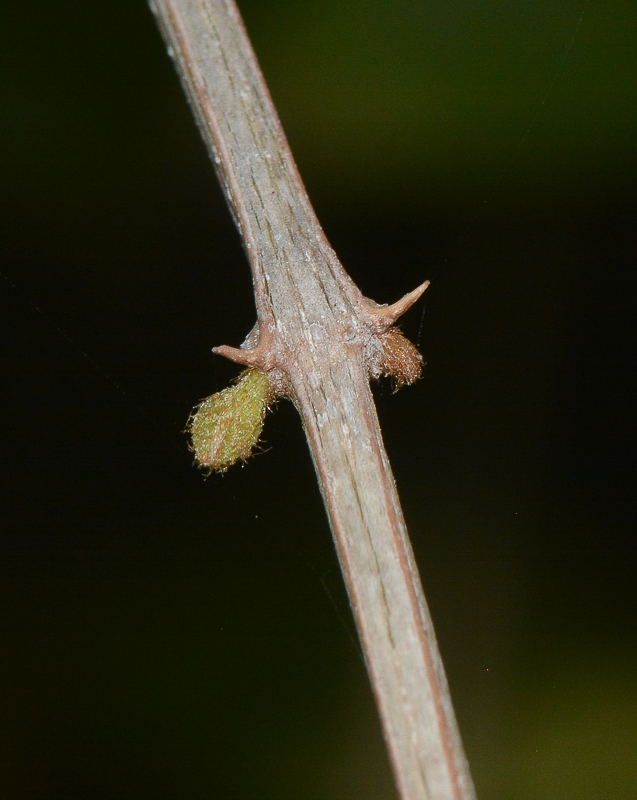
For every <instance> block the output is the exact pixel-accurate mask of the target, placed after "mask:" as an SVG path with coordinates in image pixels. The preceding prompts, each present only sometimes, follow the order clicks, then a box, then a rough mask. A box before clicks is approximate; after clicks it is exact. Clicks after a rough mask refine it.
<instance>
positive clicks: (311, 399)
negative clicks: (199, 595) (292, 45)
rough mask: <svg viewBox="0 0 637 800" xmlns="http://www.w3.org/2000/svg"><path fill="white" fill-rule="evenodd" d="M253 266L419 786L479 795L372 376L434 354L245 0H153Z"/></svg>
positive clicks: (272, 366) (266, 358)
mask: <svg viewBox="0 0 637 800" xmlns="http://www.w3.org/2000/svg"><path fill="white" fill-rule="evenodd" d="M150 4H151V7H152V9H153V11H154V12H155V14H156V16H157V19H158V21H159V24H160V26H161V28H162V31H163V34H164V37H165V39H166V41H167V43H168V47H169V51H170V53H171V55H172V56H173V58H174V60H175V62H176V64H177V69H178V71H179V75H180V77H181V80H182V83H183V85H184V87H185V90H186V93H187V95H188V97H189V99H190V103H191V105H192V108H193V110H194V113H195V116H196V118H197V120H198V123H199V127H200V129H201V132H202V134H203V137H204V139H205V141H206V143H207V145H208V148H209V150H210V153H211V156H212V159H213V162H214V164H215V167H216V170H217V173H218V175H219V178H220V180H221V183H222V185H223V188H224V191H225V193H226V197H227V199H228V202H229V205H230V208H231V210H232V213H233V216H234V219H235V222H236V224H237V226H238V228H239V231H240V233H241V236H242V239H243V242H244V246H245V248H246V252H247V254H248V258H249V260H250V264H251V267H252V275H253V282H254V292H255V300H256V307H257V315H258V324H257V328H256V329H255V331H253V332H252V334H251V335H250V336H249V337H248V339H247V340H246V342H245V343H244V345H243V347H242V348H233V347H227V346H224V347H219V348H217V352H218V353H220V354H222V355H225V356H227V357H229V358H231V359H233V360H235V361H237V362H239V363H242V364H247V365H249V366H251V367H256V368H257V369H259V370H260V371H262V372H265V373H266V374H267V375H268V378H269V379H270V382H271V385H272V387H273V389H274V391H275V392H276V393H277V394H278V395H284V396H287V397H289V398H290V399H291V400H292V401H293V402H294V403H295V405H296V407H297V409H298V411H299V413H300V415H301V419H302V421H303V426H304V428H305V432H306V435H307V439H308V443H309V447H310V450H311V453H312V458H313V460H314V465H315V467H316V472H317V476H318V480H319V484H320V487H321V492H322V494H323V499H324V501H325V506H326V508H327V513H328V516H329V519H330V524H331V527H332V532H333V535H334V540H335V543H336V548H337V551H338V556H339V559H340V563H341V567H342V569H343V574H344V576H345V581H346V584H347V589H348V592H349V597H350V601H351V604H352V607H353V610H354V615H355V618H356V623H357V626H358V631H359V635H360V638H361V641H362V643H363V648H364V652H365V657H366V661H367V667H368V671H369V675H370V679H371V682H372V686H373V689H374V693H375V696H376V700H377V703H378V708H379V711H380V716H381V720H382V725H383V731H384V735H385V739H386V742H387V745H388V748H389V753H390V757H391V761H392V765H393V768H394V773H395V776H396V781H397V784H398V787H399V792H400V795H401V797H402V798H403V800H471V799H472V798H474V797H475V794H474V790H473V786H472V782H471V778H470V775H469V770H468V766H467V763H466V759H465V757H464V754H463V750H462V744H461V741H460V736H459V733H458V730H457V725H456V721H455V718H454V713H453V709H452V705H451V700H450V696H449V690H448V687H447V681H446V678H445V675H444V670H443V666H442V662H441V659H440V655H439V652H438V647H437V644H436V640H435V635H434V631H433V626H432V623H431V619H430V616H429V612H428V609H427V605H426V602H425V598H424V595H423V592H422V587H421V584H420V579H419V576H418V571H417V568H416V565H415V562H414V557H413V553H412V549H411V546H410V543H409V539H408V536H407V531H406V527H405V523H404V519H403V515H402V511H401V508H400V503H399V500H398V495H397V493H396V487H395V483H394V478H393V476H392V473H391V469H390V466H389V462H388V459H387V455H386V453H385V449H384V446H383V442H382V437H381V432H380V427H379V424H378V418H377V415H376V410H375V407H374V403H373V399H372V395H371V391H370V388H369V378H370V376H372V377H377V376H378V375H380V374H393V375H395V376H396V378H397V380H399V381H400V382H406V383H409V382H411V381H412V380H413V379H414V377H415V376H416V374H417V373H418V371H419V367H420V356H419V354H418V353H417V351H416V350H415V348H414V347H413V345H411V344H410V343H409V342H407V340H405V339H404V337H402V335H401V334H400V333H399V332H398V331H397V329H395V328H392V327H391V326H392V325H393V323H394V322H395V320H396V319H397V318H398V316H400V314H402V313H403V312H404V311H405V310H406V309H407V308H408V307H409V306H411V305H412V304H413V303H414V302H415V301H416V300H417V299H418V297H420V295H421V294H422V292H423V291H424V290H425V289H426V286H427V284H426V283H425V284H423V285H422V286H420V287H419V288H418V289H416V290H414V292H411V293H410V294H409V295H406V297H405V298H403V300H402V301H399V302H398V303H396V304H394V305H393V306H381V305H378V304H376V303H374V302H373V301H371V300H369V299H367V298H365V297H364V296H363V295H362V294H361V292H360V291H359V289H358V288H357V287H356V285H355V284H354V283H353V281H352V280H351V279H350V277H349V276H348V275H347V273H346V272H345V270H344V269H343V267H342V266H341V264H340V262H339V261H338V259H337V257H336V255H335V253H334V251H333V250H332V248H331V247H330V245H329V243H328V242H327V239H326V237H325V235H324V233H323V231H322V229H321V226H320V225H319V222H318V220H317V218H316V216H315V214H314V211H313V209H312V207H311V205H310V202H309V200H308V197H307V194H306V192H305V189H304V187H303V184H302V182H301V179H300V177H299V174H298V171H297V168H296V165H295V163H294V160H293V158H292V154H291V152H290V149H289V147H288V144H287V141H286V139H285V135H284V133H283V129H282V127H281V124H280V122H279V119H278V117H277V114H276V111H275V108H274V105H273V103H272V100H271V98H270V95H269V92H268V90H267V87H266V85H265V82H264V79H263V76H262V74H261V71H260V69H259V66H258V64H257V61H256V58H255V56H254V53H253V51H252V48H251V46H250V43H249V40H248V37H247V35H246V32H245V29H244V27H243V23H242V21H241V18H240V16H239V12H238V10H237V8H236V6H235V5H234V2H233V0H150Z"/></svg>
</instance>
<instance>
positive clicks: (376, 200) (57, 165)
mask: <svg viewBox="0 0 637 800" xmlns="http://www.w3.org/2000/svg"><path fill="white" fill-rule="evenodd" d="M12 6H13V7H12V8H11V9H9V8H7V9H5V11H3V12H2V14H3V26H2V30H3V43H2V48H1V50H0V62H1V65H2V87H3V91H2V105H3V109H2V120H3V122H2V126H1V127H0V143H1V148H0V150H1V154H0V159H1V161H2V165H1V168H2V175H3V180H2V182H3V190H2V193H1V200H0V202H1V204H2V215H1V216H2V227H3V232H2V245H1V252H0V258H1V261H2V266H1V269H2V273H3V275H4V278H5V279H4V280H0V309H1V311H0V314H1V319H2V329H3V343H4V347H3V348H2V368H1V376H2V378H1V384H0V386H1V388H0V397H1V414H2V425H1V430H2V434H1V435H2V450H1V453H2V488H1V492H2V495H1V504H2V512H1V519H2V523H1V524H2V532H1V536H0V607H1V612H0V620H1V637H0V641H1V645H0V647H1V649H0V704H1V707H0V796H2V798H3V800H36V799H37V800H84V799H85V798H87V799H88V798H90V799H93V798H94V799H95V800H111V798H118V799H119V798H126V799H128V798H130V800H181V799H182V798H184V800H185V799H186V798H188V800H198V799H199V798H201V799H202V800H203V798H206V799H209V798H215V800H235V799H236V800H298V798H303V799H304V800H324V799H325V800H327V798H329V799H330V800H349V798H365V800H381V799H383V800H384V799H390V798H395V793H394V790H393V788H392V781H391V776H390V774H389V768H388V765H387V759H386V756H385V754H384V750H383V744H382V740H381V736H380V731H379V726H378V722H377V720H376V715H375V710H374V707H373V702H372V699H371V694H370V690H369V687H368V684H367V679H366V675H365V672H364V668H363V664H362V661H361V658H360V656H359V654H358V649H357V645H356V644H355V643H354V640H353V639H352V636H353V634H352V623H351V619H350V615H349V609H348V604H347V599H346V597H345V595H344V590H343V588H342V586H341V582H340V577H339V572H338V565H337V563H336V559H335V556H334V553H333V547H332V543H331V538H330V533H329V530H328V526H327V523H326V520H325V515H324V512H323V509H322V505H321V502H320V498H319V495H318V491H317V488H316V485H315V480H314V477H313V472H312V467H311V463H310V459H309V456H308V454H307V451H306V447H305V444H304V441H303V437H302V433H301V430H300V424H299V422H298V419H297V416H296V412H295V411H294V409H293V408H292V406H291V405H290V404H289V403H281V404H279V407H278V409H277V411H276V413H274V414H272V415H271V416H270V418H269V419H268V421H267V423H266V429H265V442H266V445H267V452H266V453H265V454H263V455H260V456H258V457H256V458H254V459H252V461H250V462H249V464H248V465H246V466H245V467H243V468H241V467H236V468H234V469H232V470H231V471H230V472H228V473H227V474H226V475H224V476H214V477H212V478H210V479H209V480H208V481H204V480H203V479H202V477H201V475H200V474H198V473H197V471H196V470H195V469H194V468H193V467H192V465H191V456H190V454H189V453H188V451H187V448H186V440H185V437H184V435H183V434H182V431H183V428H184V425H185V422H186V419H187V417H188V413H189V410H190V408H191V406H192V405H194V404H195V402H197V401H198V400H199V399H200V398H202V397H204V396H206V395H208V394H210V393H211V392H213V391H216V390H219V389H221V388H223V387H224V386H226V385H227V383H228V381H229V380H230V379H231V378H232V377H233V376H234V375H235V374H236V372H237V371H236V368H235V367H233V365H231V364H230V363H226V362H224V361H222V360H221V359H219V358H216V357H214V356H213V355H212V354H211V352H210V348H211V347H212V346H213V345H217V344H222V343H226V344H231V345H238V344H239V343H240V342H241V341H242V340H243V337H244V336H245V334H246V333H247V332H248V330H249V329H250V327H251V326H252V323H253V321H254V303H253V300H252V297H251V285H250V277H249V270H248V266H247V263H246V260H245V258H244V256H243V253H242V250H241V246H240V243H239V240H238V236H237V234H236V232H235V231H234V229H233V227H232V223H231V220H230V216H229V214H228V212H227V210H226V208H225V206H224V201H223V198H222V197H221V194H220V190H219V188H218V186H217V183H216V180H215V178H214V174H213V171H212V169H211V168H210V165H209V161H208V158H207V155H206V153H205V151H204V147H203V145H202V142H201V141H200V138H199V135H198V132H197V130H196V128H195V126H194V123H193V121H192V119H191V116H190V112H189V109H188V107H187V104H186V102H185V100H184V97H183V95H182V92H181V89H180V87H179V85H178V82H177V79H176V76H175V73H174V70H173V67H172V65H171V63H170V61H169V59H168V57H167V56H166V53H165V48H164V45H163V43H162V42H161V40H160V38H159V35H158V32H157V30H156V26H155V23H154V20H153V18H152V17H151V14H150V12H149V11H148V9H147V8H146V6H145V5H144V3H143V2H142V0H139V1H135V2H133V1H132V0H119V2H115V1H114V0H112V2H109V3H86V2H80V0H63V2H57V3H53V2H39V3H35V4H32V3H30V4H27V3H24V4H12ZM241 8H242V11H243V12H244V15H245V19H246V24H247V27H248V29H249V31H250V33H251V35H252V37H253V40H254V44H255V48H256V50H257V54H258V56H259V58H260V59H261V61H262V65H263V68H264V71H265V74H266V78H267V79H268V81H269V83H270V86H271V91H272V94H273V96H274V99H275V102H276V104H277V106H278V108H279V111H280V114H281V117H282V120H283V123H284V126H285V128H286V131H287V133H288V136H289V138H290V142H291V145H292V149H293V151H294V153H295V155H296V157H297V159H298V162H299V166H300V169H301V173H302V175H303V176H304V178H305V179H306V182H307V186H308V190H309V192H310V195H311V197H312V199H313V200H314V202H315V204H316V208H317V211H318V214H319V217H320V218H321V220H322V222H323V223H324V225H325V228H326V231H327V233H328V236H329V238H330V239H331V241H332V243H333V245H334V247H335V248H336V251H337V252H338V253H339V255H340V256H341V258H342V260H343V262H344V264H345V267H346V268H347V269H348V270H349V271H350V272H351V274H352V276H353V277H354V278H355V280H356V281H357V282H358V283H359V285H360V286H361V288H362V289H363V291H364V292H365V293H366V294H368V295H369V296H371V297H373V298H374V299H375V300H377V301H378V302H392V301H394V300H396V299H397V298H398V297H400V296H401V295H402V294H403V293H405V292H406V291H408V290H410V289H412V288H413V287H414V286H416V285H417V284H418V283H420V282H421V281H422V280H423V279H424V278H430V279H431V281H432V285H431V288H430V290H429V291H428V292H427V295H426V299H425V308H426V314H425V315H424V318H423V316H422V308H423V305H422V303H421V304H420V305H419V306H418V307H417V308H416V309H414V310H412V311H411V312H410V313H409V315H408V316H407V317H406V318H405V320H404V325H403V328H404V330H405V332H406V333H407V335H409V336H410V337H411V338H412V339H413V340H418V339H420V346H421V349H422V352H423V354H424V358H425V359H426V361H427V369H426V372H425V375H424V379H423V380H422V381H421V382H420V383H418V384H417V385H416V386H415V387H413V388H411V389H405V390H403V391H401V392H400V393H399V394H397V395H393V394H392V392H391V386H389V385H381V386H380V387H379V388H378V390H377V392H376V395H377V399H378V407H379V414H380V417H381V421H382V424H383V429H384V432H385V436H386V443H387V447H388V451H389V454H390V457H391V460H392V464H393V467H394V470H395V473H396V478H397V482H398V486H399V490H400V493H401V496H402V499H403V502H404V508H405V514H406V517H407V522H408V525H409V529H410V531H411V535H412V538H413V543H414V547H415V550H416V553H417V557H418V561H419V564H420V567H421V570H422V575H423V581H424V585H425V591H426V593H427V596H428V598H429V601H430V604H431V608H432V613H433V616H434V620H435V623H436V626H437V631H438V636H439V640H440V645H441V649H442V652H443V656H444V658H445V662H446V666H447V670H448V674H449V679H450V682H451V688H452V692H453V695H454V701H455V705H456V709H457V713H458V717H459V721H460V726H461V729H462V733H463V737H464V741H465V744H466V748H467V752H468V755H469V759H470V761H471V765H472V769H473V773H474V777H475V781H476V785H477V789H478V795H479V797H480V800H512V799H515V800H552V799H553V798H554V799H555V800H610V798H612V799H613V800H634V798H635V796H637V759H636V758H635V754H636V750H637V680H636V678H637V652H636V650H637V648H636V642H637V639H636V636H635V633H636V631H635V615H636V613H637V596H636V595H637V592H636V590H635V584H636V580H635V568H636V567H637V558H636V553H635V525H634V522H635V491H634V487H635V456H634V453H635V416H634V410H635V402H634V401H635V390H636V380H635V354H636V353H635V332H634V319H635V317H634V305H635V302H634V299H635V289H636V277H635V256H636V253H637V218H636V211H637V190H636V183H635V178H636V177H637V169H636V167H637V138H636V133H637V59H636V57H635V53H636V52H637V50H636V44H637V35H636V34H637V10H636V9H635V6H634V3H633V2H632V0H610V2H605V3H602V2H599V0H541V1H540V2H530V0H513V1H512V2H508V3H505V2H502V0H480V2H463V3H461V2H457V1H454V0H444V2H443V0H427V2H422V1H421V0H401V2H391V0H376V1H375V2H374V1H373V0H352V1H351V2H348V3H342V2H340V0H316V1H315V2H307V3H299V2H298V0H279V1H278V2H268V3H265V2H256V0H249V1H248V0H246V1H245V2H242V3H241ZM582 12H583V15H582ZM421 323H422V332H421V333H420V329H421Z"/></svg>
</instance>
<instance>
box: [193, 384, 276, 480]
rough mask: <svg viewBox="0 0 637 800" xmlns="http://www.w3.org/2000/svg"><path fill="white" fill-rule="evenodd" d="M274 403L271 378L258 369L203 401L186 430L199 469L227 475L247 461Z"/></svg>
mask: <svg viewBox="0 0 637 800" xmlns="http://www.w3.org/2000/svg"><path fill="white" fill-rule="evenodd" d="M273 400H274V391H273V389H272V386H271V384H270V381H269V379H268V376H267V375H266V374H265V373H263V372H260V371H259V370H258V369H247V370H245V371H244V372H242V373H241V375H239V377H238V378H237V380H236V382H235V383H234V384H233V385H232V386H229V387H228V388H227V389H224V390H223V391H221V392H217V393H216V394H213V395H211V396H210V397H207V398H206V399H205V400H202V402H201V403H200V404H199V405H198V406H196V407H195V408H194V409H193V411H192V414H191V415H190V419H189V420H188V428H187V430H188V432H189V433H190V438H191V449H192V451H193V452H194V454H195V461H196V463H197V465H198V466H199V467H201V468H202V469H203V470H206V471H207V472H208V473H211V472H225V471H226V470H227V469H228V467H231V466H232V465H233V464H236V462H237V461H245V460H246V459H247V458H248V457H249V456H250V454H251V453H252V450H253V448H254V447H255V445H256V444H257V442H258V441H259V436H260V435H261V431H262V430H263V421H264V419H265V415H266V413H267V411H268V409H269V407H270V405H271V403H272V402H273Z"/></svg>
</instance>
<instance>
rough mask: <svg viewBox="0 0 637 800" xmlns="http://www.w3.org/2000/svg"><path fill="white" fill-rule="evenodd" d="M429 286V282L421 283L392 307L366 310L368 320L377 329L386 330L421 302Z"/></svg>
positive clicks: (377, 307)
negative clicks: (415, 304) (418, 301)
mask: <svg viewBox="0 0 637 800" xmlns="http://www.w3.org/2000/svg"><path fill="white" fill-rule="evenodd" d="M428 286H429V281H425V282H424V283H421V284H420V286H417V287H416V288H415V289H414V290H413V291H411V292H408V293H407V294H406V295H405V296H404V297H401V299H400V300H398V301H397V302H396V303H392V304H391V305H390V306H376V307H374V308H366V309H365V312H366V314H367V315H368V319H369V321H370V322H372V324H373V325H374V326H375V327H378V328H380V329H381V330H386V329H387V328H389V327H390V326H391V325H393V324H394V322H396V320H397V319H398V317H401V316H402V315H403V314H404V313H405V311H407V310H408V309H410V308H411V307H412V306H413V304H414V303H415V302H416V301H417V300H419V299H420V298H421V297H422V295H423V294H424V292H425V290H426V289H427V287H428Z"/></svg>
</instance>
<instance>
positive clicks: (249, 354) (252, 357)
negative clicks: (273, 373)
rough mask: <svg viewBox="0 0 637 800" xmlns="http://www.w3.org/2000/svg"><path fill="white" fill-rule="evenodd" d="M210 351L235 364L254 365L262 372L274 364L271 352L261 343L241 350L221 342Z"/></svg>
mask: <svg viewBox="0 0 637 800" xmlns="http://www.w3.org/2000/svg"><path fill="white" fill-rule="evenodd" d="M212 352H213V353H216V354H217V355H218V356H224V357H225V358H229V359H230V361H235V362H236V363H237V364H245V365H246V366H248V367H256V368H257V369H260V370H261V371H262V372H268V370H270V369H272V367H273V366H274V364H273V359H272V355H271V353H270V352H269V351H268V350H266V348H265V347H264V346H263V345H257V346H256V347H252V348H250V349H249V350H242V349H241V348H239V347H230V346H229V345H227V344H222V345H220V346H219V347H213V348H212Z"/></svg>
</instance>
